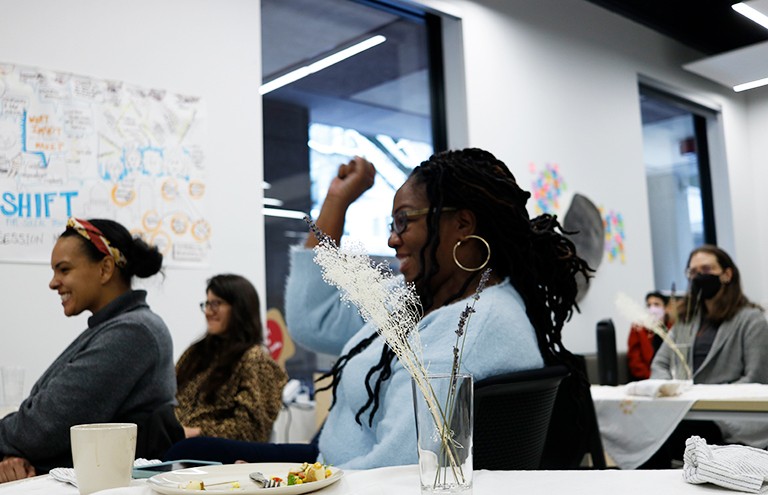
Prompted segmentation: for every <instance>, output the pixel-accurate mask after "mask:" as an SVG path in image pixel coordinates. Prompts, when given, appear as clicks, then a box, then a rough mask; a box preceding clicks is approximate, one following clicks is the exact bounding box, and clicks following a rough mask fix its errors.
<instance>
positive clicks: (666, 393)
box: [624, 379, 692, 397]
mask: <svg viewBox="0 0 768 495" xmlns="http://www.w3.org/2000/svg"><path fill="white" fill-rule="evenodd" d="M691 385H692V382H691V381H690V380H659V379H649V380H640V381H638V382H630V383H628V384H626V385H625V389H624V390H625V392H626V393H627V395H643V396H646V397H672V396H674V395H680V394H682V393H683V392H685V391H686V390H688V389H689V388H691Z"/></svg>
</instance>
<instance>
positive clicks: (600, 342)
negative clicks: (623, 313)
mask: <svg viewBox="0 0 768 495" xmlns="http://www.w3.org/2000/svg"><path fill="white" fill-rule="evenodd" d="M597 375H598V379H599V382H600V385H618V384H619V359H618V357H617V355H616V329H615V328H614V326H613V320H611V319H610V318H606V319H604V320H600V321H599V322H597Z"/></svg>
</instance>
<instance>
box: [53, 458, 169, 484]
mask: <svg viewBox="0 0 768 495" xmlns="http://www.w3.org/2000/svg"><path fill="white" fill-rule="evenodd" d="M160 462H161V461H160V460H159V459H152V460H147V459H144V458H141V457H140V458H138V459H136V460H135V461H133V467H142V466H149V465H152V464H159V463H160ZM48 474H50V475H51V478H53V479H55V480H56V481H61V482H62V483H69V484H70V485H72V486H77V478H75V470H74V469H73V468H53V469H51V471H50V472H49V473H48Z"/></svg>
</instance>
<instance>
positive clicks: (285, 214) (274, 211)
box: [261, 208, 307, 220]
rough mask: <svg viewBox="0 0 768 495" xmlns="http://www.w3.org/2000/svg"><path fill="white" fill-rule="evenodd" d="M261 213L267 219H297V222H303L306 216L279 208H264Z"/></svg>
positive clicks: (301, 212)
mask: <svg viewBox="0 0 768 495" xmlns="http://www.w3.org/2000/svg"><path fill="white" fill-rule="evenodd" d="M261 211H262V212H263V213H264V215H266V216H268V217H281V218H297V219H299V220H304V217H305V216H307V214H306V213H304V212H303V211H298V210H283V209H281V208H264V209H262V210H261Z"/></svg>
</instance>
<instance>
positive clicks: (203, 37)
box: [0, 0, 264, 390]
mask: <svg viewBox="0 0 768 495" xmlns="http://www.w3.org/2000/svg"><path fill="white" fill-rule="evenodd" d="M0 12H2V15H0V61H2V62H9V63H17V64H22V65H30V66H37V67H41V68H43V69H51V70H59V71H64V72H71V73H75V74H83V75H87V76H92V77H96V78H105V79H115V80H123V81H126V82H129V83H131V84H136V85H139V86H145V87H156V88H163V89H167V90H169V91H172V92H178V93H182V94H190V95H198V96H202V97H203V98H204V101H205V104H206V106H207V113H208V141H207V165H208V170H209V173H208V188H207V191H208V192H209V193H210V196H209V200H208V203H207V208H208V212H207V213H208V214H207V216H208V217H209V218H210V222H211V225H212V232H213V237H212V258H211V264H210V266H209V267H206V268H202V269H178V268H177V269H173V268H171V269H167V270H166V276H165V280H162V279H160V278H159V277H155V279H153V280H150V281H148V285H149V287H148V288H149V292H150V294H149V303H150V305H151V306H152V308H153V309H154V310H155V311H156V312H157V313H159V314H160V315H161V316H162V317H163V318H164V319H165V321H166V323H167V324H168V326H169V327H170V328H171V332H172V334H173V338H174V345H175V350H176V355H177V356H178V354H179V353H180V352H181V351H183V350H184V348H186V346H187V345H188V344H189V343H190V342H191V341H192V340H194V339H196V338H198V337H199V336H201V335H202V333H203V331H204V329H205V326H204V323H205V321H204V317H203V315H202V313H200V310H199V308H198V306H197V304H198V303H199V302H200V301H201V300H204V298H205V281H206V279H207V278H208V277H210V276H211V275H213V274H216V273H220V272H225V271H229V272H236V273H240V274H242V275H244V276H246V277H248V278H249V279H250V280H252V281H253V282H254V283H255V284H256V285H257V289H258V290H259V293H263V292H264V280H263V276H262V273H263V269H262V267H263V263H264V261H263V260H264V252H263V250H262V246H263V245H264V243H263V222H262V219H261V215H260V206H259V205H260V204H261V197H262V193H261V183H262V158H261V149H262V147H261V139H262V138H261V136H262V127H261V99H260V98H259V95H258V91H257V90H258V86H259V84H260V82H261V65H260V64H261V57H260V53H261V35H260V5H259V2H258V1H252V0H218V1H216V2H212V1H206V0H163V1H156V0H131V1H124V0H67V1H59V0H24V1H21V0H0ZM50 275H51V269H50V267H49V266H47V265H32V264H29V265H13V264H0V277H1V278H2V280H3V283H2V284H0V307H1V308H2V315H3V318H2V320H1V322H0V339H2V340H0V342H2V343H0V365H8V364H24V365H25V366H26V367H27V369H28V372H29V373H28V374H29V380H28V383H27V390H29V388H30V387H31V382H32V381H33V380H36V379H37V377H38V376H39V375H40V374H41V373H42V372H43V371H44V370H45V368H46V367H47V366H48V365H49V364H50V363H51V362H52V361H53V359H54V358H55V357H56V356H57V355H58V353H60V352H61V351H62V350H63V349H64V347H65V346H66V345H67V344H68V343H69V342H71V341H72V339H74V338H75V336H76V335H77V334H78V333H79V332H80V331H81V330H83V329H84V328H85V327H86V326H87V322H86V319H87V317H86V315H83V316H80V317H76V318H69V319H68V318H66V317H65V316H64V315H63V313H62V311H61V307H60V304H59V298H58V296H57V295H56V294H55V293H54V292H53V291H51V290H49V289H48V287H47V285H48V281H49V279H50Z"/></svg>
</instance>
